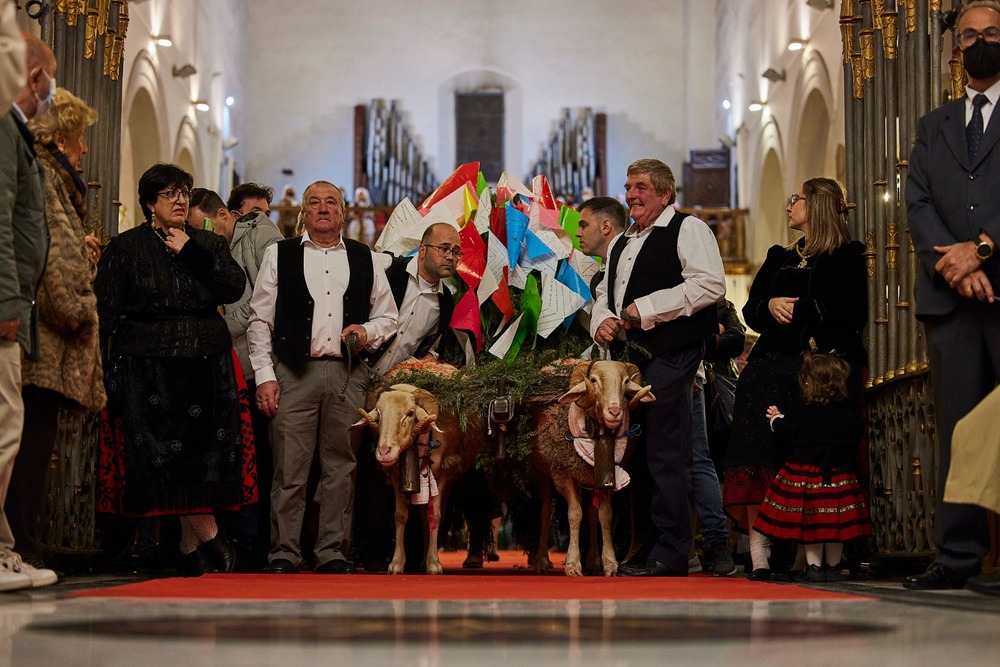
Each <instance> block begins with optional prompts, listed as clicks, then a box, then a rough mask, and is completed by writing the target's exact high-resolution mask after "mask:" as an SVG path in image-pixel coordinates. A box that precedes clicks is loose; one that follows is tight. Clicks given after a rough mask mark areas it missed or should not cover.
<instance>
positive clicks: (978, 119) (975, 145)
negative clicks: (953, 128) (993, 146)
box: [965, 93, 990, 162]
mask: <svg viewBox="0 0 1000 667" xmlns="http://www.w3.org/2000/svg"><path fill="white" fill-rule="evenodd" d="M989 101H990V100H989V98H988V97H986V96H985V95H983V94H982V93H979V94H978V95H976V96H975V97H973V98H972V120H970V121H969V124H968V125H966V126H965V143H966V146H967V147H968V149H969V162H973V161H975V159H976V153H977V152H978V151H979V142H980V141H981V140H982V138H983V105H984V104H986V103H987V102H989Z"/></svg>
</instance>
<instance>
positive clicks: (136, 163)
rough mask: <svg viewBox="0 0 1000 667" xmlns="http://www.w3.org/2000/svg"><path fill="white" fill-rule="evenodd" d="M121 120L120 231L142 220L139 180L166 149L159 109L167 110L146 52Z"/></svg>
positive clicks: (131, 80)
mask: <svg viewBox="0 0 1000 667" xmlns="http://www.w3.org/2000/svg"><path fill="white" fill-rule="evenodd" d="M123 99H124V103H123V105H122V111H123V113H122V118H123V119H124V120H125V125H124V128H123V132H122V163H121V174H120V175H119V190H118V191H119V192H120V193H122V194H121V202H122V211H121V214H120V216H119V230H118V231H122V230H124V229H128V228H129V227H133V226H135V225H137V224H139V223H141V222H142V221H143V220H144V217H143V215H142V212H141V211H140V210H139V202H138V198H137V196H136V191H137V185H138V183H139V177H140V176H141V175H142V173H143V172H144V171H146V169H148V168H149V167H150V166H152V165H153V164H155V163H157V162H159V161H160V160H162V159H163V156H164V155H165V154H166V150H165V147H167V146H169V139H168V137H167V135H166V130H165V128H164V127H163V124H162V123H161V122H160V114H159V110H160V109H164V108H166V102H165V100H164V97H163V90H162V86H161V83H160V76H159V72H158V71H157V69H156V64H155V63H154V62H153V60H152V59H151V57H150V54H149V52H147V51H142V52H141V53H139V55H138V56H137V57H136V60H135V63H134V64H133V66H132V72H131V74H130V75H129V78H128V90H127V91H125V94H124V98H123Z"/></svg>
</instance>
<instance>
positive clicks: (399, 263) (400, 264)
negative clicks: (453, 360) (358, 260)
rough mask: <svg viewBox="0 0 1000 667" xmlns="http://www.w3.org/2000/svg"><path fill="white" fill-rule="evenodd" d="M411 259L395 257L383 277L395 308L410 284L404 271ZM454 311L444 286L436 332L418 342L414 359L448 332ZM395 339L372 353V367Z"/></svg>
mask: <svg viewBox="0 0 1000 667" xmlns="http://www.w3.org/2000/svg"><path fill="white" fill-rule="evenodd" d="M413 259H414V257H413V256H410V257H396V258H394V259H393V260H392V264H390V265H389V268H388V269H386V271H385V276H386V278H388V280H389V289H390V290H392V299H393V301H395V302H396V308H400V307H401V306H402V305H403V299H404V298H405V297H406V288H407V287H408V286H409V284H410V274H409V273H408V272H407V271H406V267H407V265H408V264H409V263H410V262H411V261H412V260H413ZM454 310H455V304H454V301H453V300H452V298H451V292H450V291H449V290H448V288H447V286H446V287H445V288H444V290H443V291H442V292H440V293H438V326H437V331H434V332H432V333H429V334H428V335H426V336H425V337H424V338H423V339H422V340H421V341H420V344H419V345H418V346H417V349H415V350H414V351H413V356H414V357H416V358H417V359H419V358H420V357H422V356H424V355H426V354H427V353H428V352H429V351H430V349H431V348H432V347H434V343H435V342H436V341H437V340H438V338H440V337H441V336H443V335H444V334H445V333H447V332H448V325H449V324H450V323H451V315H452V313H453V312H454ZM399 319H400V320H402V319H403V313H400V314H399ZM395 339H396V334H393V335H392V337H391V338H389V339H388V340H387V341H385V343H383V344H382V347H380V348H379V349H378V350H376V351H375V352H373V353H372V355H371V356H370V357H369V359H368V361H369V362H370V363H371V364H372V365H374V364H376V363H378V360H379V359H381V358H382V355H384V354H385V353H386V351H387V350H388V349H389V346H390V345H392V342H393V341H394V340H395Z"/></svg>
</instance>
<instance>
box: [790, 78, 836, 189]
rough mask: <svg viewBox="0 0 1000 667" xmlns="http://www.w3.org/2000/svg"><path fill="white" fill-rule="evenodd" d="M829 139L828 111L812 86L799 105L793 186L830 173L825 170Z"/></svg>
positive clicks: (826, 167)
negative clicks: (800, 110)
mask: <svg viewBox="0 0 1000 667" xmlns="http://www.w3.org/2000/svg"><path fill="white" fill-rule="evenodd" d="M829 139H830V113H829V111H827V108H826V101H825V100H824V99H823V95H822V94H821V93H820V92H819V90H816V89H813V91H812V92H810V93H809V96H808V97H807V98H806V103H805V105H804V106H803V107H802V115H801V120H800V122H799V136H798V141H797V142H796V143H795V144H794V145H795V147H796V148H795V156H796V160H795V187H798V185H799V183H802V182H803V181H805V180H807V179H810V178H816V177H817V176H834V175H835V174H834V173H833V172H829V173H828V169H829V168H828V166H827V147H828V146H829Z"/></svg>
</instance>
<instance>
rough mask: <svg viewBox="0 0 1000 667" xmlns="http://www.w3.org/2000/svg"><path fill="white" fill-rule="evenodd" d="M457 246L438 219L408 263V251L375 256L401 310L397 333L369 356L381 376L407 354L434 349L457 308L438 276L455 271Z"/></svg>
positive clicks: (418, 355) (454, 236) (423, 353)
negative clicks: (405, 255) (399, 253)
mask: <svg viewBox="0 0 1000 667" xmlns="http://www.w3.org/2000/svg"><path fill="white" fill-rule="evenodd" d="M461 248H462V240H461V239H460V238H459V236H458V230H456V229H455V227H453V226H452V225H449V224H448V223H446V222H438V223H435V224H433V225H430V226H429V227H428V228H427V229H426V230H424V234H423V236H422V237H421V238H420V245H419V246H418V249H417V255H416V260H417V261H415V262H414V261H412V260H413V256H412V255H411V256H410V257H395V258H394V257H392V255H388V254H377V255H375V261H376V263H377V264H379V265H381V266H382V268H384V269H385V275H386V277H387V278H388V279H389V287H390V289H391V290H392V298H393V300H394V301H395V302H396V307H397V308H398V309H399V328H398V330H397V332H396V336H395V337H394V338H392V339H391V340H388V341H386V342H385V343H384V344H383V345H382V347H380V348H379V349H378V351H377V352H375V353H374V354H373V355H372V357H371V359H370V361H371V364H372V369H373V370H374V371H375V372H376V373H378V374H379V375H385V374H386V372H388V371H389V370H391V369H392V368H393V367H394V366H395V365H396V364H398V363H399V362H401V361H403V360H404V359H408V358H409V357H416V358H417V359H421V358H423V357H426V356H428V355H429V354H434V353H436V351H437V347H438V345H439V344H440V342H441V338H442V337H443V336H444V334H445V332H447V331H448V325H449V323H450V322H451V314H452V312H453V311H454V309H455V302H454V300H453V298H452V294H451V292H450V291H449V290H448V288H447V287H445V285H444V283H442V282H441V279H442V278H447V277H449V276H453V275H454V274H455V270H456V269H457V268H458V263H459V262H460V261H461V259H462V250H461ZM435 356H436V354H435Z"/></svg>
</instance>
